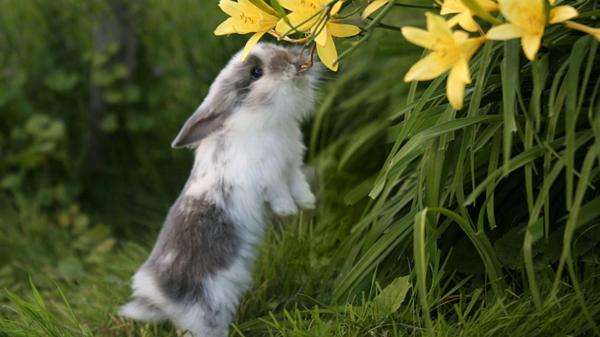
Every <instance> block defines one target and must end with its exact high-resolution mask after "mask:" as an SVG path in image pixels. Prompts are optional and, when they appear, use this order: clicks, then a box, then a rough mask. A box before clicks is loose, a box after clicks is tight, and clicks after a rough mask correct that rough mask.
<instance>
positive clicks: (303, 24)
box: [275, 12, 317, 35]
mask: <svg viewBox="0 0 600 337" xmlns="http://www.w3.org/2000/svg"><path fill="white" fill-rule="evenodd" d="M310 17H311V15H310V14H306V13H304V12H293V13H290V14H288V15H287V18H288V20H289V22H290V24H291V25H292V26H293V27H292V26H290V25H289V24H288V23H287V22H285V19H281V20H279V22H277V26H276V27H275V30H276V31H277V33H279V34H281V35H283V34H285V33H289V34H292V33H295V32H296V31H300V32H305V31H307V30H308V29H309V28H310V27H311V26H312V25H313V24H315V21H316V20H317V18H316V17H315V18H312V19H310V20H308V19H309V18H310ZM307 20H308V21H307ZM294 28H296V29H297V30H296V29H294Z"/></svg>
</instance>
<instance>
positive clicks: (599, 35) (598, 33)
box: [565, 21, 600, 42]
mask: <svg viewBox="0 0 600 337" xmlns="http://www.w3.org/2000/svg"><path fill="white" fill-rule="evenodd" d="M565 26H567V27H568V28H571V29H574V30H578V31H580V32H584V33H587V34H590V35H591V36H593V37H594V38H595V39H596V40H598V42H600V28H592V27H590V26H586V25H582V24H581V23H577V22H573V21H567V22H565Z"/></svg>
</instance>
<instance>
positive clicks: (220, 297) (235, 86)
mask: <svg viewBox="0 0 600 337" xmlns="http://www.w3.org/2000/svg"><path fill="white" fill-rule="evenodd" d="M307 57H308V56H307V55H306V53H305V52H304V51H302V50H301V49H300V48H284V47H281V46H277V45H273V44H268V43H261V44H258V45H256V47H255V48H254V49H253V51H252V53H251V54H250V55H249V56H248V57H247V59H246V60H245V61H241V60H240V53H238V54H236V55H235V56H233V58H232V59H231V61H229V63H228V64H227V66H226V67H225V68H224V69H223V70H222V71H221V73H220V74H219V75H218V76H217V78H216V79H215V81H214V83H213V84H212V85H211V87H210V90H209V92H208V95H207V96H206V98H205V99H204V101H203V102H202V104H201V105H200V107H198V109H197V110H196V112H194V114H192V116H191V117H190V118H189V119H188V120H187V122H186V123H185V125H184V126H183V128H182V129H181V131H180V133H179V135H178V136H177V138H176V139H175V140H174V141H173V144H172V146H173V147H191V148H193V149H194V151H195V160H194V167H193V169H192V173H191V175H190V177H189V179H188V181H187V183H186V184H185V187H184V189H183V191H182V192H181V195H180V196H179V197H178V199H177V201H176V202H175V204H174V205H173V206H172V207H171V209H170V211H169V214H168V216H167V218H166V220H165V223H164V225H163V228H162V230H161V232H160V235H159V237H158V240H157V242H156V244H155V246H154V248H153V250H152V253H151V254H150V257H149V258H148V259H147V260H146V262H144V264H143V265H142V266H141V268H140V269H139V270H138V271H137V272H136V273H135V275H134V276H133V286H132V288H133V297H134V299H133V300H132V301H131V302H129V303H128V304H126V305H124V306H123V307H121V310H120V314H121V315H122V316H125V317H129V318H133V319H136V320H165V319H168V320H170V321H171V322H173V323H174V325H175V326H176V327H177V328H178V329H179V330H182V331H188V332H189V333H191V334H192V335H193V336H194V337H225V336H227V334H228V331H229V325H230V323H231V321H232V319H233V316H234V314H235V311H236V309H237V307H238V304H239V302H240V298H241V296H242V294H243V293H244V292H245V291H246V290H247V289H248V288H249V287H250V285H251V268H252V265H253V262H254V260H255V257H256V253H257V249H256V246H257V244H258V243H259V242H260V241H261V238H262V237H263V233H264V232H265V223H266V216H267V214H268V213H267V212H266V207H265V205H266V204H269V205H270V207H271V209H272V210H273V212H274V213H276V214H278V215H281V216H286V215H292V214H294V213H296V212H297V211H298V208H303V209H310V208H313V207H314V206H315V197H314V195H313V194H312V193H311V191H310V187H309V184H308V183H307V181H306V177H305V176H304V174H303V171H302V166H303V163H302V161H303V156H304V152H305V146H304V144H303V143H302V133H301V130H300V123H301V122H302V120H304V119H305V118H306V117H307V116H308V115H309V113H310V112H311V110H312V108H313V105H314V100H315V98H314V96H315V86H316V83H317V78H318V73H319V69H316V68H318V67H312V68H311V69H309V70H307V71H304V70H305V69H303V68H302V67H301V65H302V64H305V63H306V62H307Z"/></svg>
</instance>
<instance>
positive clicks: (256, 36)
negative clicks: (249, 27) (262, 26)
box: [240, 32, 266, 62]
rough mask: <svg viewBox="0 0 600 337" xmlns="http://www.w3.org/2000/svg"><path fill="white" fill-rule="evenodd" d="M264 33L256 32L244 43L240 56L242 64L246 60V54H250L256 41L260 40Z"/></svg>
mask: <svg viewBox="0 0 600 337" xmlns="http://www.w3.org/2000/svg"><path fill="white" fill-rule="evenodd" d="M265 33H266V32H258V33H256V34H254V35H252V37H250V38H249V39H248V42H246V45H245V46H244V50H243V51H242V55H241V57H240V60H241V61H242V62H243V61H244V60H245V59H246V57H248V54H250V52H251V51H252V48H254V46H255V45H256V43H257V42H258V40H260V38H261V37H262V36H263V35H265Z"/></svg>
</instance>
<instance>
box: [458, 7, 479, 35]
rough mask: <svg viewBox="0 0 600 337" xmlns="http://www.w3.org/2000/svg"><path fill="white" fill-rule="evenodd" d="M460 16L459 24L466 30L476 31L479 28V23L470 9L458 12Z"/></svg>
mask: <svg viewBox="0 0 600 337" xmlns="http://www.w3.org/2000/svg"><path fill="white" fill-rule="evenodd" d="M458 16H459V24H460V26H461V27H462V28H463V29H464V30H467V31H469V32H476V31H477V30H478V28H479V25H478V24H477V22H475V20H473V17H472V16H471V13H470V12H469V11H467V12H464V13H461V14H458Z"/></svg>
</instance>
